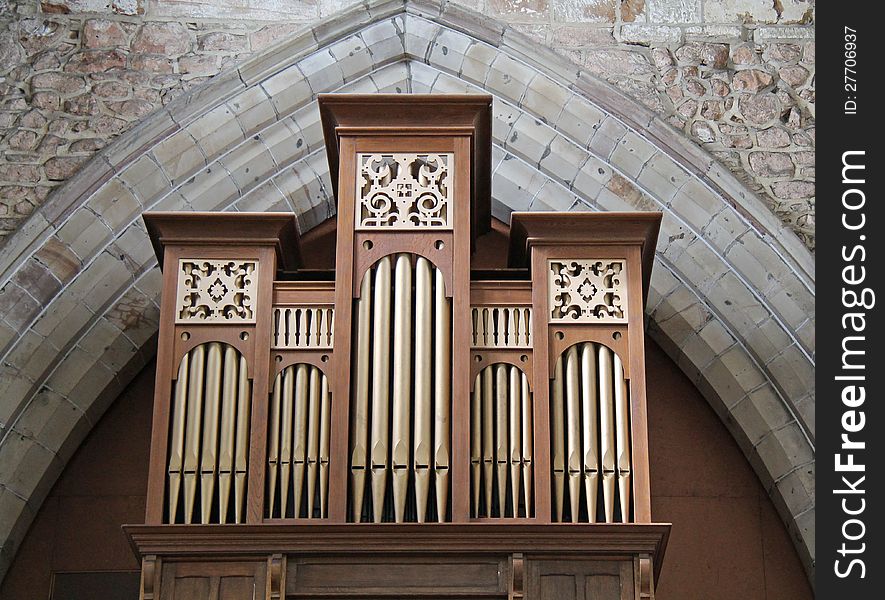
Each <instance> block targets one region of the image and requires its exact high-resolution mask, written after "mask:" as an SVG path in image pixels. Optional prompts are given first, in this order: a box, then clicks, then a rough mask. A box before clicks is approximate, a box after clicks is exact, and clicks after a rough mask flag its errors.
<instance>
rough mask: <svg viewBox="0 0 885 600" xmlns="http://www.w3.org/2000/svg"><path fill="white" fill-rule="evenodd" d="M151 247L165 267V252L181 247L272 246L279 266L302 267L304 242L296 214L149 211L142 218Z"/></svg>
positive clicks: (287, 268) (284, 268)
mask: <svg viewBox="0 0 885 600" xmlns="http://www.w3.org/2000/svg"><path fill="white" fill-rule="evenodd" d="M142 218H143V219H144V224H145V226H146V227H147V232H148V235H149V236H150V238H151V244H152V245H153V247H154V252H155V253H156V255H157V261H158V262H159V263H160V268H162V267H163V249H164V248H165V247H166V246H168V245H179V246H215V247H221V246H240V247H242V246H272V247H274V248H275V250H276V254H277V263H278V264H277V267H278V268H280V269H283V270H295V269H297V268H298V267H299V266H301V242H300V239H299V236H298V228H297V225H296V221H295V215H293V214H292V213H281V212H265V213H257V212H256V213H241V212H161V211H156V212H146V213H144V214H143V215H142Z"/></svg>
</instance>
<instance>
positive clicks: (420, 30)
mask: <svg viewBox="0 0 885 600" xmlns="http://www.w3.org/2000/svg"><path fill="white" fill-rule="evenodd" d="M403 28H404V29H405V31H404V34H403V47H404V50H405V53H406V55H407V56H409V57H411V58H412V59H414V60H416V61H419V62H424V61H426V60H427V58H428V56H429V51H430V48H431V47H432V42H433V40H435V39H436V36H437V35H439V32H440V25H439V24H438V23H434V22H433V21H428V20H427V19H422V18H421V17H417V16H415V15H412V14H408V13H407V14H405V15H403Z"/></svg>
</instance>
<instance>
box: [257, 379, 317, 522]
mask: <svg viewBox="0 0 885 600" xmlns="http://www.w3.org/2000/svg"><path fill="white" fill-rule="evenodd" d="M331 401H332V399H331V395H330V393H329V381H328V379H327V378H326V375H325V374H324V373H323V372H322V371H320V369H318V368H317V367H314V366H312V365H308V364H305V363H298V364H295V365H290V366H288V367H286V368H284V369H283V370H282V372H280V374H279V375H277V377H276V379H275V380H274V384H273V387H272V388H271V398H270V415H269V423H270V426H269V429H268V451H267V476H266V478H265V479H266V481H267V492H266V502H265V504H266V511H265V514H266V516H267V517H269V518H274V519H299V518H300V519H319V518H325V517H327V516H328V504H329V497H328V496H329V462H330V458H331V457H330V444H331V439H330V432H331Z"/></svg>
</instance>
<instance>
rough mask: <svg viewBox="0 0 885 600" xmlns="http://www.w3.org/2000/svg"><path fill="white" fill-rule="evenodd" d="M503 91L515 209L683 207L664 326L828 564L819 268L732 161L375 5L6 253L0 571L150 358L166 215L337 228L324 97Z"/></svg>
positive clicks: (480, 23)
mask: <svg viewBox="0 0 885 600" xmlns="http://www.w3.org/2000/svg"><path fill="white" fill-rule="evenodd" d="M330 91H342V92H344V91H346V92H375V91H383V92H424V93H428V92H429V93H446V92H465V91H466V92H478V91H482V92H487V93H491V94H493V96H494V98H495V100H494V106H493V111H494V131H493V137H494V156H493V169H494V175H493V190H494V199H493V212H494V214H495V216H497V217H498V218H501V219H503V220H505V221H506V220H507V217H508V215H509V212H510V211H511V210H618V209H630V210H637V209H638V210H648V209H655V210H662V211H664V213H665V217H664V222H663V226H662V230H661V236H660V241H659V246H658V249H657V257H656V263H657V264H656V266H655V273H654V276H653V278H652V289H651V292H650V295H649V303H648V315H649V319H650V324H649V331H650V333H651V335H652V336H653V337H654V338H655V339H656V340H657V341H658V342H659V343H660V344H661V346H662V347H663V348H664V349H665V350H666V351H667V352H668V353H669V354H670V356H671V357H672V358H673V359H674V360H675V361H676V362H677V364H678V365H679V366H680V367H681V368H682V369H683V370H684V371H685V372H686V373H687V374H688V375H689V376H690V377H691V379H692V381H693V382H694V383H695V385H697V387H698V388H699V389H700V390H701V392H702V393H703V394H704V395H705V396H706V398H707V399H708V401H709V402H710V404H711V406H712V407H713V408H714V409H715V410H716V412H717V413H718V414H719V415H720V417H721V418H722V419H723V421H724V422H725V423H726V425H727V426H728V428H729V430H730V431H731V432H732V433H733V435H734V436H735V438H736V439H737V441H738V443H739V445H740V446H741V448H742V449H743V451H744V453H745V454H746V456H747V457H748V459H749V460H750V462H751V464H752V465H753V467H754V469H755V470H756V473H757V474H758V475H759V477H760V479H761V481H762V482H763V485H765V487H766V488H767V490H768V491H769V494H770V495H771V497H772V499H773V500H774V502H775V505H776V506H777V508H778V510H779V512H780V513H781V516H782V518H783V519H784V521H785V523H786V524H787V527H788V529H789V531H790V532H791V533H792V535H793V538H794V542H795V543H796V547H797V549H798V551H799V554H800V556H801V558H802V559H803V563H804V564H805V566H806V569H807V571H808V573H809V574H813V565H814V491H813V486H814V447H813V444H814V382H813V361H814V312H813V311H814V306H813V301H814V273H813V261H812V257H811V255H810V253H809V252H808V250H807V249H806V248H805V247H804V246H802V245H801V243H800V242H799V240H798V239H797V238H796V237H795V236H794V235H793V234H792V233H791V232H789V231H788V230H787V229H786V228H785V227H784V226H783V225H782V224H781V223H780V221H779V220H778V219H777V218H776V217H775V216H774V215H773V214H772V213H771V212H770V211H769V210H768V209H767V208H766V207H765V206H764V205H763V204H762V202H760V201H759V200H758V199H757V198H756V197H754V196H753V194H752V193H751V192H749V191H748V190H747V189H746V188H745V187H744V186H743V185H741V184H740V183H739V182H738V181H737V180H736V179H735V178H734V177H733V176H732V175H731V174H730V173H729V172H728V171H727V169H726V168H725V167H723V166H721V165H720V164H718V163H716V162H715V161H714V160H713V159H712V157H710V156H709V155H708V154H707V153H705V152H704V151H702V150H701V149H700V148H698V147H697V146H696V145H695V144H694V143H693V142H691V141H689V140H688V139H687V138H685V137H684V136H683V135H682V134H680V133H677V132H676V131H675V130H673V129H672V128H670V127H669V126H668V125H667V124H666V123H664V122H663V121H662V120H661V119H659V118H658V117H656V116H655V115H654V114H653V113H651V112H650V111H648V110H647V109H646V108H644V107H643V106H641V105H640V104H639V103H637V102H636V101H634V100H631V99H630V98H627V97H625V96H623V95H622V94H621V93H620V92H618V91H616V90H614V89H613V88H611V87H610V86H608V85H607V84H605V83H603V82H601V81H599V80H597V79H595V78H593V77H592V76H590V75H588V74H586V73H584V72H582V71H581V70H580V69H579V68H578V67H576V66H574V65H572V64H571V63H569V62H568V61H567V60H566V59H564V58H562V57H560V56H558V55H557V54H555V53H553V52H552V51H550V50H548V49H545V48H539V47H538V46H537V45H535V44H533V43H532V42H531V41H529V40H528V39H527V38H525V37H524V36H523V35H522V34H520V33H519V32H517V31H515V30H513V29H511V28H509V27H507V26H505V25H503V24H500V23H497V22H495V21H494V20H490V19H489V18H488V17H486V16H482V15H479V14H477V13H473V12H471V11H469V10H467V9H465V8H462V7H459V6H457V5H454V4H451V3H447V2H445V0H442V1H438V0H421V1H418V2H413V1H410V0H373V1H369V2H367V3H365V4H361V5H358V6H355V7H352V8H350V9H348V10H346V11H344V12H342V13H340V14H339V15H336V16H334V17H332V18H330V19H328V20H326V21H323V22H321V23H319V24H318V25H317V26H315V27H314V28H312V29H306V30H304V31H302V32H301V33H299V34H296V35H294V36H293V37H292V38H290V39H288V40H286V41H285V42H283V43H281V44H280V45H277V46H276V47H274V48H271V49H269V50H267V51H265V52H263V53H262V54H260V55H258V56H256V57H254V58H253V59H250V60H249V61H247V62H246V63H244V64H243V65H241V66H240V67H239V68H238V69H236V70H235V71H232V72H229V73H226V74H224V75H221V76H218V77H216V78H214V79H213V80H212V81H210V82H209V83H208V84H207V85H205V86H203V87H201V88H199V89H197V90H195V91H194V92H193V93H191V94H190V95H188V96H187V97H185V98H182V99H180V100H178V101H175V102H173V103H171V104H170V105H169V106H167V107H165V108H164V109H162V110H160V111H158V112H157V113H155V114H153V115H152V116H151V117H149V118H148V119H146V120H145V121H144V122H143V123H142V124H140V125H139V126H138V127H136V128H135V129H134V130H132V131H130V132H129V133H127V134H125V135H123V136H122V137H121V138H120V139H118V140H117V141H116V142H115V143H114V144H112V145H110V146H109V147H108V148H106V149H105V150H104V151H103V152H102V153H101V154H100V155H99V156H97V157H96V158H95V159H93V160H92V161H91V162H89V163H88V164H87V165H86V166H85V167H84V168H83V169H81V171H80V172H79V173H78V174H77V175H75V176H74V177H73V178H72V179H71V180H70V181H69V182H68V183H66V184H65V185H64V186H63V187H62V188H60V189H59V190H58V191H57V192H56V193H55V194H54V195H53V196H51V197H50V198H49V199H48V201H47V202H46V203H45V204H43V205H42V206H41V207H40V208H39V209H38V210H37V211H36V212H35V213H34V214H33V215H32V216H31V217H30V218H29V220H28V221H27V222H26V223H25V225H24V226H23V227H22V228H21V229H20V230H19V231H17V232H16V233H15V234H14V236H12V238H11V239H10V240H9V242H8V243H7V244H6V246H5V247H4V248H3V249H2V250H0V316H2V321H0V356H2V366H0V543H2V553H0V573H5V570H6V568H7V567H8V565H9V562H10V561H11V558H12V556H13V555H14V553H15V550H16V548H17V545H18V543H19V542H20V540H21V538H22V537H23V535H24V533H25V531H26V530H27V527H28V525H29V523H30V521H31V520H32V518H33V515H34V514H35V513H36V511H37V509H38V508H39V506H40V504H41V503H42V500H43V498H44V497H45V495H46V494H47V493H48V491H49V489H50V488H51V486H52V484H53V483H54V481H55V480H56V478H57V477H58V475H59V474H60V473H61V471H62V469H63V468H64V465H65V464H66V462H67V460H68V459H69V457H70V456H71V454H72V453H73V451H74V450H75V449H76V448H77V446H78V445H79V443H80V441H81V440H82V439H83V437H84V436H85V435H86V434H87V433H88V431H89V430H90V428H91V426H92V424H93V423H94V422H95V421H96V420H97V418H98V417H99V416H100V415H101V414H102V413H103V411H104V409H105V408H106V407H107V405H108V404H109V403H110V402H111V401H113V399H114V398H115V397H116V396H117V394H118V393H119V392H120V390H121V389H122V387H123V386H124V385H125V384H126V383H127V382H128V381H129V380H130V379H131V378H132V376H133V375H134V374H135V373H137V372H138V370H139V369H140V368H141V367H142V366H143V365H144V364H145V363H146V362H147V360H149V358H150V355H151V353H152V351H153V350H152V348H153V345H154V344H153V338H154V335H155V333H156V330H157V327H158V316H159V314H158V312H159V311H158V295H159V290H160V278H159V272H158V270H157V268H156V261H155V259H154V257H153V251H152V248H151V246H150V243H149V241H148V239H147V235H146V233H145V231H144V229H143V226H142V224H141V222H140V220H139V217H140V215H141V213H142V212H143V211H145V210H148V209H152V210H237V211H246V210H258V211H262V210H286V211H291V212H293V213H295V214H296V215H297V216H298V220H299V225H300V227H301V229H302V231H306V230H308V229H310V228H311V227H312V226H314V225H316V224H317V223H319V222H321V221H323V220H324V219H326V218H328V217H329V216H331V215H333V214H334V202H333V199H332V198H331V189H332V188H331V185H330V181H329V173H328V166H327V164H326V159H325V154H324V151H323V142H322V131H321V127H320V123H319V114H318V111H317V108H316V105H315V103H314V102H313V99H314V97H315V95H316V94H317V93H320V92H330Z"/></svg>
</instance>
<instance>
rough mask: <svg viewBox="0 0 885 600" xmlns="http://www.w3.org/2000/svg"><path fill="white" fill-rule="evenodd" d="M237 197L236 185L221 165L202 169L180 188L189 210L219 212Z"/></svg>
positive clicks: (238, 193)
mask: <svg viewBox="0 0 885 600" xmlns="http://www.w3.org/2000/svg"><path fill="white" fill-rule="evenodd" d="M239 195H240V190H239V188H238V187H237V184H236V183H235V182H234V180H233V178H232V177H231V174H230V173H229V172H228V171H227V170H226V169H225V167H224V166H223V165H222V164H221V163H218V164H215V165H212V166H210V167H207V168H205V169H203V170H202V171H200V172H199V173H197V174H195V175H194V176H193V177H191V178H190V179H188V180H187V182H185V184H184V185H183V186H182V187H181V196H182V197H183V199H185V200H186V202H187V203H188V205H189V206H190V210H220V208H221V207H225V206H227V205H228V204H230V203H231V202H233V201H234V199H236V198H238V197H239Z"/></svg>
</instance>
